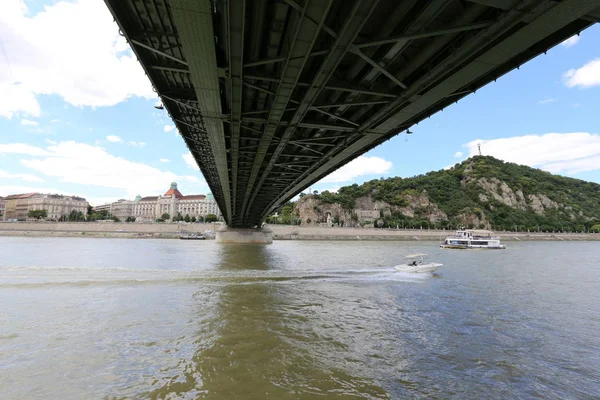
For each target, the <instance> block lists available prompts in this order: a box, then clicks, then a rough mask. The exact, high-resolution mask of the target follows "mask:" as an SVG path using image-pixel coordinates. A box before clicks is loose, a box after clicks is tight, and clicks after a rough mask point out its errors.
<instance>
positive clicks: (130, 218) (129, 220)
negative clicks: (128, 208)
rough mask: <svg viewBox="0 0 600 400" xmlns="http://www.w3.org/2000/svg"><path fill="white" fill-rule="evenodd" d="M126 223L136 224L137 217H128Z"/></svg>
mask: <svg viewBox="0 0 600 400" xmlns="http://www.w3.org/2000/svg"><path fill="white" fill-rule="evenodd" d="M125 222H135V217H127V219H126V220H125Z"/></svg>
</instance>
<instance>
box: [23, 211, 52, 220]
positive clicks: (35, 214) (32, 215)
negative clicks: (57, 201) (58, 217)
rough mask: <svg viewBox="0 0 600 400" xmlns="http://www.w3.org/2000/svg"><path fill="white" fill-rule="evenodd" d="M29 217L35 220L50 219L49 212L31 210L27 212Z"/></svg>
mask: <svg viewBox="0 0 600 400" xmlns="http://www.w3.org/2000/svg"><path fill="white" fill-rule="evenodd" d="M27 216H28V217H29V218H35V219H38V220H39V219H40V218H47V217H48V211H46V210H29V211H28V212H27Z"/></svg>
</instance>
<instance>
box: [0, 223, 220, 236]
mask: <svg viewBox="0 0 600 400" xmlns="http://www.w3.org/2000/svg"><path fill="white" fill-rule="evenodd" d="M215 226H216V224H200V223H195V224H179V223H175V224H170V223H162V224H135V223H124V222H121V223H118V222H117V223H102V222H14V223H10V222H0V236H85V237H124V238H132V237H133V238H135V237H156V238H171V237H172V238H176V237H178V236H179V234H180V233H182V232H184V233H193V232H200V233H203V232H205V231H206V230H207V229H210V230H213V231H214V230H215Z"/></svg>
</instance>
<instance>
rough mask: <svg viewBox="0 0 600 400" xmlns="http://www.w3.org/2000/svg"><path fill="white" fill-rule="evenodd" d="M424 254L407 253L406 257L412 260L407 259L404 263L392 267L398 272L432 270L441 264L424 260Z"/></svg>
mask: <svg viewBox="0 0 600 400" xmlns="http://www.w3.org/2000/svg"><path fill="white" fill-rule="evenodd" d="M426 255H427V254H411V255H408V256H406V258H408V259H411V260H412V261H409V262H408V263H406V264H400V265H396V266H395V267H394V269H395V270H396V271H398V272H412V273H419V272H433V271H435V270H436V269H438V268H439V267H441V266H442V265H443V264H440V263H433V262H429V261H425V258H424V257H425V256H426Z"/></svg>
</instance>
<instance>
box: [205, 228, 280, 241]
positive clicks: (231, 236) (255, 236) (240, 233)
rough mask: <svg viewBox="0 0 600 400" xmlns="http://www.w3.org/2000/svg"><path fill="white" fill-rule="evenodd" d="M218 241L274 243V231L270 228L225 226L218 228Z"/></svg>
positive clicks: (216, 239)
mask: <svg viewBox="0 0 600 400" xmlns="http://www.w3.org/2000/svg"><path fill="white" fill-rule="evenodd" d="M216 233H217V235H216V238H215V241H216V242H217V243H238V244H248V243H252V244H270V243H273V231H271V230H270V229H268V228H257V229H250V228H231V227H229V226H223V227H221V228H219V229H217V232H216Z"/></svg>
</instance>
